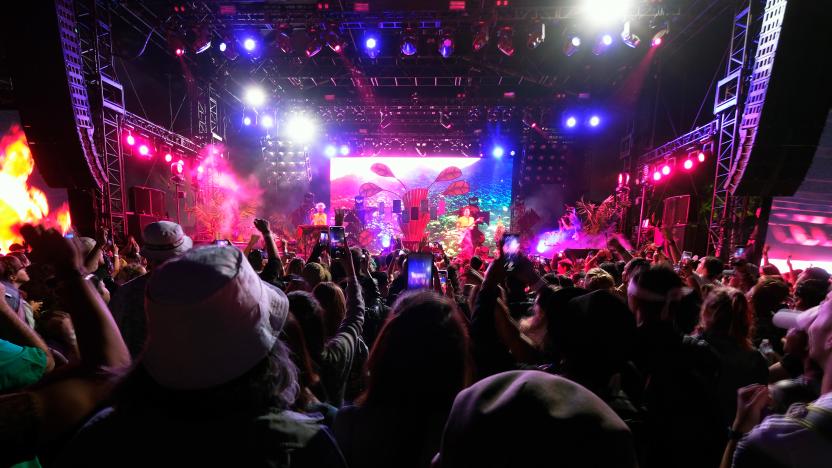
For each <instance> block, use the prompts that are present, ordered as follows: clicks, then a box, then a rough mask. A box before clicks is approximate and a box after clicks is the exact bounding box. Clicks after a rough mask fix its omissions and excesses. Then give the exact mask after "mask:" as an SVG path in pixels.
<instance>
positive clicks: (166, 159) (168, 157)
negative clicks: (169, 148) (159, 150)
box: [165, 153, 173, 162]
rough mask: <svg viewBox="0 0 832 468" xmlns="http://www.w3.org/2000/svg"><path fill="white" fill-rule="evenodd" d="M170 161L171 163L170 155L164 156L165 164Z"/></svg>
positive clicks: (171, 157) (171, 156)
mask: <svg viewBox="0 0 832 468" xmlns="http://www.w3.org/2000/svg"><path fill="white" fill-rule="evenodd" d="M171 161H173V155H171V154H170V153H167V154H166V155H165V162H171Z"/></svg>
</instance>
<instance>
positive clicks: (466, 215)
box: [456, 208, 474, 235]
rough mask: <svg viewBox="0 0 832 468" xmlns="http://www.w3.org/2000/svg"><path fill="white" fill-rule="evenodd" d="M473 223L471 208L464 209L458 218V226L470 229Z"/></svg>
mask: <svg viewBox="0 0 832 468" xmlns="http://www.w3.org/2000/svg"><path fill="white" fill-rule="evenodd" d="M473 225H474V217H473V216H471V210H470V209H469V208H465V209H464V210H462V214H461V215H460V216H459V217H457V218H456V228H457V229H469V228H470V227H471V226H473ZM462 234H463V235H464V234H465V233H464V232H463V233H462Z"/></svg>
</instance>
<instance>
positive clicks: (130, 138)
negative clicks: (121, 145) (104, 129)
mask: <svg viewBox="0 0 832 468" xmlns="http://www.w3.org/2000/svg"><path fill="white" fill-rule="evenodd" d="M127 144H128V145H130V146H133V145H135V144H136V138H135V137H134V136H133V135H127Z"/></svg>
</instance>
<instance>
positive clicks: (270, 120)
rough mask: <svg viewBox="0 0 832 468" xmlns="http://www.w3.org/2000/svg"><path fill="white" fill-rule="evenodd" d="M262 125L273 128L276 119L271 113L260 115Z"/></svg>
mask: <svg viewBox="0 0 832 468" xmlns="http://www.w3.org/2000/svg"><path fill="white" fill-rule="evenodd" d="M260 125H262V126H263V128H271V127H272V125H274V119H273V118H272V117H271V116H270V115H264V116H263V117H260Z"/></svg>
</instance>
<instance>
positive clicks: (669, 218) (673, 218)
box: [662, 195, 690, 226]
mask: <svg viewBox="0 0 832 468" xmlns="http://www.w3.org/2000/svg"><path fill="white" fill-rule="evenodd" d="M689 214H690V195H679V196H676V197H669V198H665V199H664V207H663V209H662V225H663V226H674V225H677V224H687V223H688V215H689Z"/></svg>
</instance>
